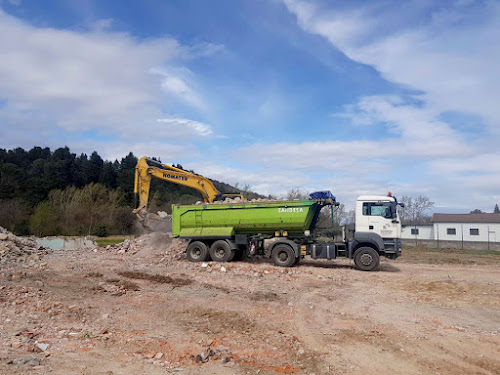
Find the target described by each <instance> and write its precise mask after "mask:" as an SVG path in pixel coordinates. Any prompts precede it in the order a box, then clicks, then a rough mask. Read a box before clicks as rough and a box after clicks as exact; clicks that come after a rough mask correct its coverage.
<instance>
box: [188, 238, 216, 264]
mask: <svg viewBox="0 0 500 375" xmlns="http://www.w3.org/2000/svg"><path fill="white" fill-rule="evenodd" d="M186 257H187V258H188V260H189V261H190V262H204V261H206V260H208V259H209V257H210V254H209V253H208V246H207V245H206V244H205V243H203V242H201V241H193V242H191V243H190V244H189V245H188V247H187V249H186Z"/></svg>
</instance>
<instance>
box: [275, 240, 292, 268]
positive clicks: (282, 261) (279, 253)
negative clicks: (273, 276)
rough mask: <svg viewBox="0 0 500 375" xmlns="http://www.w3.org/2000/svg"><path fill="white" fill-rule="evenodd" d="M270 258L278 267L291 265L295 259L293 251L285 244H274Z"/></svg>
mask: <svg viewBox="0 0 500 375" xmlns="http://www.w3.org/2000/svg"><path fill="white" fill-rule="evenodd" d="M271 258H272V259H273V262H274V264H275V265H276V266H278V267H291V266H293V265H294V264H295V261H296V257H295V252H294V251H293V249H292V248H291V247H290V246H288V245H285V244H281V245H276V246H275V247H274V248H273V253H272V255H271Z"/></svg>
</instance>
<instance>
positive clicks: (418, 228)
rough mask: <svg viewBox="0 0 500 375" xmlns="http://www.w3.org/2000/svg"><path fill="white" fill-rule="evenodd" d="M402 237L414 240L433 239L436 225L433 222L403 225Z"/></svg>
mask: <svg viewBox="0 0 500 375" xmlns="http://www.w3.org/2000/svg"><path fill="white" fill-rule="evenodd" d="M401 238H406V239H414V240H433V239H434V226H433V225H432V224H424V225H403V228H401Z"/></svg>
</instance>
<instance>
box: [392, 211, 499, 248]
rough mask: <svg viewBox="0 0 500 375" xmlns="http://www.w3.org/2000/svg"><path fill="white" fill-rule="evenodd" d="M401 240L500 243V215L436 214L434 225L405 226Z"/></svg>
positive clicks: (433, 218)
mask: <svg viewBox="0 0 500 375" xmlns="http://www.w3.org/2000/svg"><path fill="white" fill-rule="evenodd" d="M401 238H403V239H416V240H439V241H474V242H500V214H486V213H485V214H434V215H433V216H432V224H427V225H405V226H403V228H402V230H401Z"/></svg>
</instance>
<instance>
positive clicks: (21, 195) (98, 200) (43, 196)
mask: <svg viewBox="0 0 500 375" xmlns="http://www.w3.org/2000/svg"><path fill="white" fill-rule="evenodd" d="M137 160H138V158H137V157H136V156H135V155H134V154H133V153H132V152H130V153H129V154H128V155H127V156H125V157H123V158H121V159H120V160H114V161H108V160H103V158H102V157H101V156H100V155H99V154H98V153H97V152H96V151H94V152H92V153H91V154H90V156H89V155H87V154H85V153H81V154H79V155H77V154H75V153H72V152H71V150H70V149H69V147H61V148H58V149H56V150H54V151H52V150H51V149H50V148H48V147H44V148H42V147H33V148H32V149H31V150H24V149H23V148H15V149H12V150H5V149H0V226H2V227H4V228H7V229H9V230H10V231H12V232H14V233H16V234H36V235H39V236H44V235H57V234H64V235H87V234H101V235H102V234H128V233H130V232H131V231H132V226H133V223H134V220H135V219H134V217H133V215H132V209H133V208H135V207H136V203H135V194H134V193H133V190H134V175H135V166H136V164H137ZM157 160H159V158H158V159H157ZM173 165H174V166H175V167H177V168H180V169H183V167H182V165H180V164H173ZM191 172H192V171H191ZM213 182H214V185H215V186H216V187H217V189H219V190H220V191H221V192H223V193H227V192H234V191H236V188H235V187H232V186H230V185H228V184H225V183H222V182H219V181H213ZM245 188H246V189H247V190H248V189H249V187H248V186H245ZM246 195H247V196H251V197H259V195H257V194H255V193H252V192H250V191H248V192H246ZM202 199H203V198H202V196H201V194H199V193H198V192H197V191H195V190H193V189H190V188H188V187H185V186H181V185H177V184H173V183H169V182H164V181H160V180H157V179H153V180H152V183H151V194H150V201H149V209H150V211H152V212H154V211H158V210H161V211H167V212H170V211H171V205H172V204H173V203H181V204H191V203H195V202H196V201H198V200H202Z"/></svg>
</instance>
